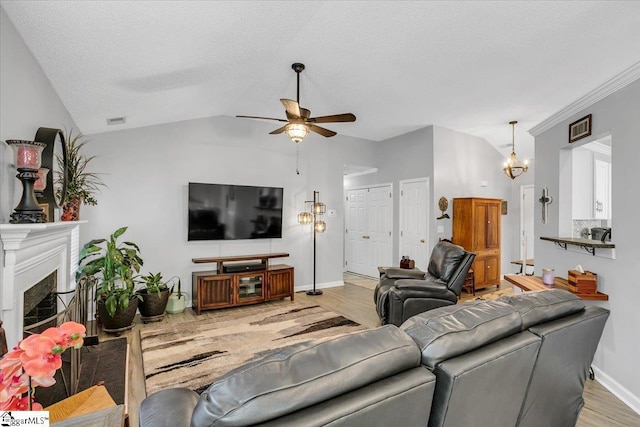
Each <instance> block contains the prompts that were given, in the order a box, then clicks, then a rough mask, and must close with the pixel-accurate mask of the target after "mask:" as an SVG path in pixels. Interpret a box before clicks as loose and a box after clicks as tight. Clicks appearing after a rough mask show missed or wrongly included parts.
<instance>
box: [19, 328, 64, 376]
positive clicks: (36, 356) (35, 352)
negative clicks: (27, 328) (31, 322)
mask: <svg viewBox="0 0 640 427" xmlns="http://www.w3.org/2000/svg"><path fill="white" fill-rule="evenodd" d="M20 348H21V349H22V350H24V353H22V355H21V356H20V360H21V361H22V367H23V369H24V371H25V372H26V373H27V375H30V376H32V377H36V378H45V377H53V376H54V375H55V373H56V370H58V369H60V368H61V367H62V357H61V356H60V353H62V351H60V346H59V345H57V344H56V342H55V341H54V340H53V339H52V338H50V337H48V336H44V335H42V334H40V335H31V336H28V337H27V338H25V339H24V340H22V342H21V343H20ZM54 352H55V353H54Z"/></svg>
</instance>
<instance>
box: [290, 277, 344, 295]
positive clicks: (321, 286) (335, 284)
mask: <svg viewBox="0 0 640 427" xmlns="http://www.w3.org/2000/svg"><path fill="white" fill-rule="evenodd" d="M338 286H344V282H343V281H342V280H336V281H335V282H325V283H316V289H325V288H336V287H338ZM311 289H313V284H310V285H302V286H296V287H295V289H294V290H293V291H294V292H299V291H309V290H311Z"/></svg>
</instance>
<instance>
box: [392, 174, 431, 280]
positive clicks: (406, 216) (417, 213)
mask: <svg viewBox="0 0 640 427" xmlns="http://www.w3.org/2000/svg"><path fill="white" fill-rule="evenodd" d="M427 212H429V178H417V179H408V180H403V181H400V236H399V237H400V244H399V249H400V253H399V256H408V257H409V258H410V259H412V260H414V261H415V266H416V267H417V268H419V269H420V270H423V271H427V263H428V243H427V242H428V241H429V222H428V219H427V218H428V215H427Z"/></svg>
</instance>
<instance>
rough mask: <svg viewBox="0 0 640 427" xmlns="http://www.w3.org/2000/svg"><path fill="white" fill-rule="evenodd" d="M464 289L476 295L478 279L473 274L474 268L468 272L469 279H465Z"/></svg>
mask: <svg viewBox="0 0 640 427" xmlns="http://www.w3.org/2000/svg"><path fill="white" fill-rule="evenodd" d="M462 289H464V290H465V291H467V292H468V293H470V294H473V295H475V294H476V279H475V276H474V274H473V268H470V269H469V271H468V272H467V277H466V278H465V279H464V285H462Z"/></svg>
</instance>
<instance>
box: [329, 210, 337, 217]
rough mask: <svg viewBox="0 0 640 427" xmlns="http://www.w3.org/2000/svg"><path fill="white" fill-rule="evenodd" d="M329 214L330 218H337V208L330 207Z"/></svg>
mask: <svg viewBox="0 0 640 427" xmlns="http://www.w3.org/2000/svg"><path fill="white" fill-rule="evenodd" d="M327 215H329V218H335V216H336V210H335V209H329V210H328V211H327Z"/></svg>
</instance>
